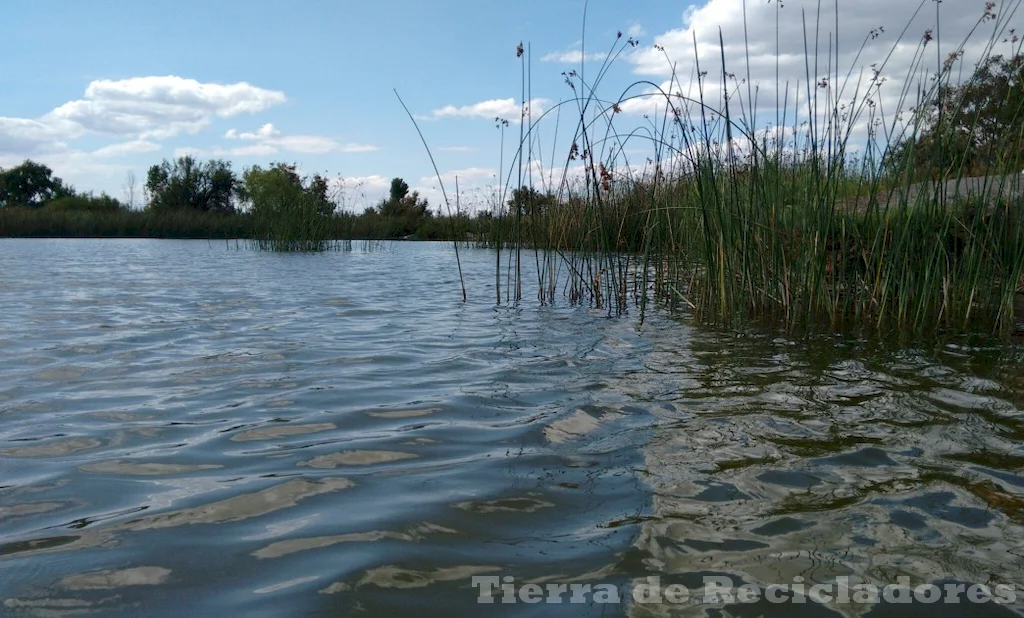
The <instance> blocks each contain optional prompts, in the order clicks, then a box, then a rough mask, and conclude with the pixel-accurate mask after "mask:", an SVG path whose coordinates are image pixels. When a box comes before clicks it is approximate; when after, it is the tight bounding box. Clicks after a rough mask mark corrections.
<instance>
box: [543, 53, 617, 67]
mask: <svg viewBox="0 0 1024 618" xmlns="http://www.w3.org/2000/svg"><path fill="white" fill-rule="evenodd" d="M607 57H608V54H605V53H603V52H594V53H592V54H584V53H583V52H582V51H580V50H578V49H577V50H570V51H562V52H551V53H550V54H545V55H543V56H541V59H540V60H541V62H560V63H562V64H579V63H580V62H582V61H584V60H586V61H591V62H600V61H602V60H604V59H605V58H607Z"/></svg>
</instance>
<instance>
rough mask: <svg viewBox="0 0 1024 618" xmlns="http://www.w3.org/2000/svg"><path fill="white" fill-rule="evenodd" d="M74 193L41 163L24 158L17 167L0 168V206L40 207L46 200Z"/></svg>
mask: <svg viewBox="0 0 1024 618" xmlns="http://www.w3.org/2000/svg"><path fill="white" fill-rule="evenodd" d="M70 195H74V189H72V188H71V187H68V186H66V185H65V184H64V181H63V180H61V179H60V178H57V177H56V176H54V175H53V170H51V169H50V168H49V167H47V166H46V165H43V164H42V163H36V162H35V161H32V160H31V159H26V160H25V162H24V163H22V164H21V165H19V166H17V167H12V168H11V169H8V170H5V169H3V168H0V206H25V207H28V208H40V207H42V206H43V205H45V204H46V203H47V202H49V201H51V200H54V199H57V198H60V197H67V196H70Z"/></svg>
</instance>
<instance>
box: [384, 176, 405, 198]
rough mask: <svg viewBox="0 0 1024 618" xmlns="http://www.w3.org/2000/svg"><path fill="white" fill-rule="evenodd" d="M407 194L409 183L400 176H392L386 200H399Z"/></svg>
mask: <svg viewBox="0 0 1024 618" xmlns="http://www.w3.org/2000/svg"><path fill="white" fill-rule="evenodd" d="M407 195H409V183H407V182H405V181H404V180H402V179H401V178H392V179H391V191H390V192H389V194H388V201H389V202H399V201H401V200H402V198H404V197H405V196H407Z"/></svg>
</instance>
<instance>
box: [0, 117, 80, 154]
mask: <svg viewBox="0 0 1024 618" xmlns="http://www.w3.org/2000/svg"><path fill="white" fill-rule="evenodd" d="M63 139H64V135H62V134H61V131H59V130H58V129H57V127H55V126H53V125H51V124H47V123H44V122H40V121H38V120H30V119H28V118H4V117H0V155H12V156H15V157H20V158H22V159H25V158H28V157H36V156H40V155H46V154H55V153H60V152H65V151H66V150H67V149H68V147H67V144H66V143H65V142H64V141H63Z"/></svg>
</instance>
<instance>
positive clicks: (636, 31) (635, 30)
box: [626, 24, 647, 39]
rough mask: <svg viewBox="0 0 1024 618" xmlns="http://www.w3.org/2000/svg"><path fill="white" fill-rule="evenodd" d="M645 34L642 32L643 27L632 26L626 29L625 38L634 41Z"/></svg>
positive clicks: (638, 25)
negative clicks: (630, 38) (631, 38)
mask: <svg viewBox="0 0 1024 618" xmlns="http://www.w3.org/2000/svg"><path fill="white" fill-rule="evenodd" d="M645 34H647V33H646V32H645V31H644V29H643V27H641V26H640V24H633V25H631V26H630V27H629V28H627V29H626V36H630V37H633V38H634V39H635V38H637V37H641V36H643V35H645Z"/></svg>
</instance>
